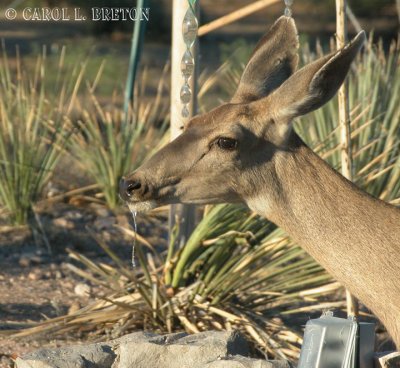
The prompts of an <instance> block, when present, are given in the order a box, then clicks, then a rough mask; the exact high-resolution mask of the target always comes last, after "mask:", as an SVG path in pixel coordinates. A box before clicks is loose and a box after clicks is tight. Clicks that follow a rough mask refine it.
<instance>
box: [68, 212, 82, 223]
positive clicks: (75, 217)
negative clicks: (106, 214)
mask: <svg viewBox="0 0 400 368" xmlns="http://www.w3.org/2000/svg"><path fill="white" fill-rule="evenodd" d="M64 217H65V218H66V219H67V220H75V221H76V220H81V219H82V218H83V215H82V213H81V212H79V211H74V210H71V211H67V212H65V213H64Z"/></svg>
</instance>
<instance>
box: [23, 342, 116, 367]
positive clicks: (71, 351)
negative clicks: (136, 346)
mask: <svg viewBox="0 0 400 368" xmlns="http://www.w3.org/2000/svg"><path fill="white" fill-rule="evenodd" d="M115 357H116V356H115V353H114V352H113V351H112V349H111V346H109V345H106V344H102V343H98V344H90V345H84V346H80V345H76V346H69V347H65V348H58V349H41V350H37V351H36V352H33V353H30V354H27V355H24V356H23V357H22V358H17V359H16V361H15V363H16V367H17V368H85V367H97V368H111V366H112V364H113V363H114V360H115Z"/></svg>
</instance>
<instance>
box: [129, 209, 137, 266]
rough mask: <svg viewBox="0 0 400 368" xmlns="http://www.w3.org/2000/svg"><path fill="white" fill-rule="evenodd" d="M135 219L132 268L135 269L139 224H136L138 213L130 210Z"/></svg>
mask: <svg viewBox="0 0 400 368" xmlns="http://www.w3.org/2000/svg"><path fill="white" fill-rule="evenodd" d="M130 211H131V213H132V217H133V230H134V232H135V234H134V237H133V244H132V266H133V267H134V268H135V267H136V262H135V246H136V237H137V223H136V215H137V212H136V211H135V210H133V209H130Z"/></svg>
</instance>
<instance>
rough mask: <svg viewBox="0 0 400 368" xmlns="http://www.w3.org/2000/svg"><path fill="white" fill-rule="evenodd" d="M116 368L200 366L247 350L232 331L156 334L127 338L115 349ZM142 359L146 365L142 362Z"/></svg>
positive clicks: (237, 334) (240, 337)
mask: <svg viewBox="0 0 400 368" xmlns="http://www.w3.org/2000/svg"><path fill="white" fill-rule="evenodd" d="M116 353H117V355H118V357H119V365H118V368H133V367H135V368H136V367H137V368H138V367H143V368H144V367H145V366H147V367H158V368H175V367H180V368H185V367H187V368H202V367H204V366H205V365H206V364H207V363H209V362H212V361H214V360H217V359H221V358H224V357H227V356H229V355H234V354H246V355H247V353H248V347H247V342H246V341H245V340H244V339H243V337H242V336H241V335H240V334H239V333H236V332H218V331H208V332H200V333H198V334H195V335H185V336H176V335H175V336H174V337H173V339H172V340H169V341H168V339H166V338H165V336H156V337H152V338H150V339H149V340H148V341H145V342H137V341H131V342H127V343H125V344H121V345H120V346H119V348H118V349H117V350H116ZM143 362H146V365H143Z"/></svg>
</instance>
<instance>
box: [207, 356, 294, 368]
mask: <svg viewBox="0 0 400 368" xmlns="http://www.w3.org/2000/svg"><path fill="white" fill-rule="evenodd" d="M204 368H290V364H289V362H287V361H285V360H269V361H268V360H261V359H252V358H246V357H244V356H241V355H235V356H231V357H228V358H226V359H218V360H214V361H213V362H211V363H208V364H206V365H204Z"/></svg>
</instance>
